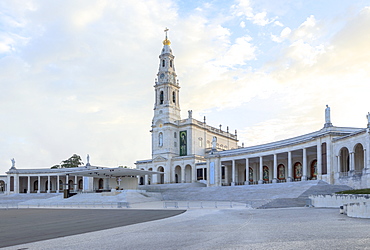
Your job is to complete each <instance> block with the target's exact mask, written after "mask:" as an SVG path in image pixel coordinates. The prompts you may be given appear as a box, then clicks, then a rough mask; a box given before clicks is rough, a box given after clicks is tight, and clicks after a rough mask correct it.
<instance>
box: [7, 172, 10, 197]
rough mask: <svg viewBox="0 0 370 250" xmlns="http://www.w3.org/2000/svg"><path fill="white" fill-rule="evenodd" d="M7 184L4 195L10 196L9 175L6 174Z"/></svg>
mask: <svg viewBox="0 0 370 250" xmlns="http://www.w3.org/2000/svg"><path fill="white" fill-rule="evenodd" d="M7 177H8V182H7V183H6V193H7V194H10V174H8V176H7Z"/></svg>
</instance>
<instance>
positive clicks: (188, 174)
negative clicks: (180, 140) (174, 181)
mask: <svg viewBox="0 0 370 250" xmlns="http://www.w3.org/2000/svg"><path fill="white" fill-rule="evenodd" d="M184 177H185V178H184V179H185V182H187V183H191V180H192V167H191V166H190V165H189V164H188V165H186V166H185V176H184Z"/></svg>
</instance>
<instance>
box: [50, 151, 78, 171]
mask: <svg viewBox="0 0 370 250" xmlns="http://www.w3.org/2000/svg"><path fill="white" fill-rule="evenodd" d="M81 165H84V163H83V162H82V159H81V157H80V156H79V155H76V154H74V155H72V156H71V157H70V158H69V159H67V160H65V161H62V162H61V163H60V165H54V166H52V167H51V168H52V169H56V168H77V167H79V166H81Z"/></svg>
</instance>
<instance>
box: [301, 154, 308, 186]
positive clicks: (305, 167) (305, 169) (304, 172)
mask: <svg viewBox="0 0 370 250" xmlns="http://www.w3.org/2000/svg"><path fill="white" fill-rule="evenodd" d="M301 180H302V181H307V148H304V149H303V175H302V179H301Z"/></svg>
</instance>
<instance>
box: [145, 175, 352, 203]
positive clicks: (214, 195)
mask: <svg viewBox="0 0 370 250" xmlns="http://www.w3.org/2000/svg"><path fill="white" fill-rule="evenodd" d="M176 185H177V184H176ZM150 188H152V191H154V192H160V193H161V194H162V197H163V200H168V201H170V200H173V201H234V202H243V203H246V204H249V205H250V206H251V207H253V208H283V207H303V206H305V205H309V203H308V201H309V199H308V196H309V195H312V194H331V193H334V192H338V191H342V190H348V189H351V188H350V187H348V186H344V185H330V184H328V183H326V182H324V181H317V180H315V181H302V182H287V183H276V184H264V185H245V186H226V187H208V188H207V187H201V186H198V187H196V186H194V185H193V186H192V185H190V184H188V185H186V183H184V184H181V185H178V186H173V184H171V185H153V186H151V187H150ZM148 191H149V190H148ZM149 193H150V192H148V194H149Z"/></svg>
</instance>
